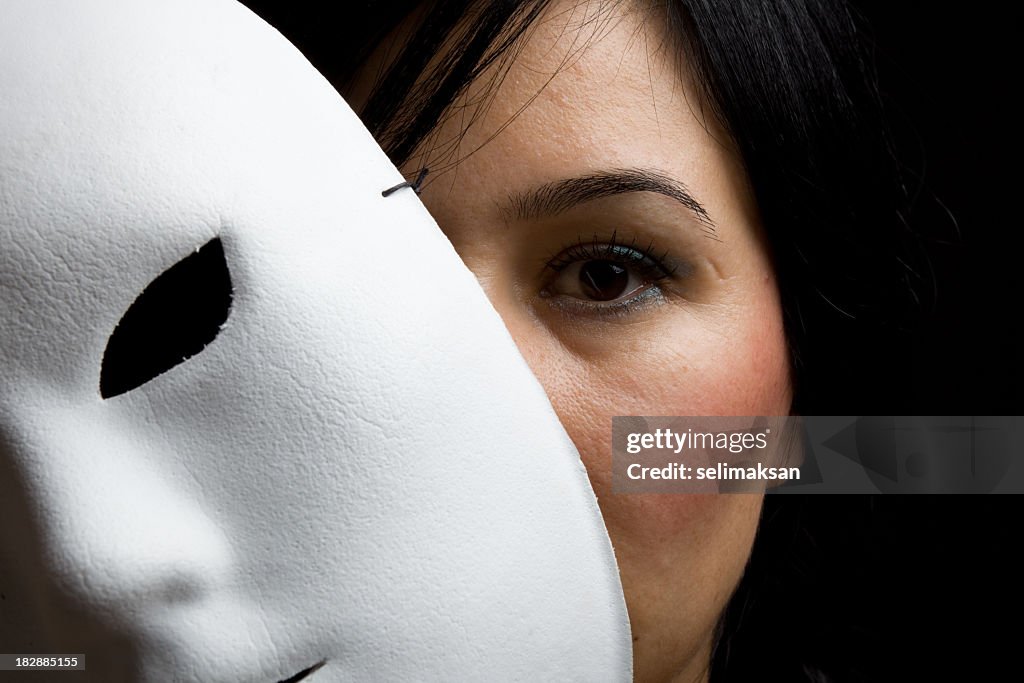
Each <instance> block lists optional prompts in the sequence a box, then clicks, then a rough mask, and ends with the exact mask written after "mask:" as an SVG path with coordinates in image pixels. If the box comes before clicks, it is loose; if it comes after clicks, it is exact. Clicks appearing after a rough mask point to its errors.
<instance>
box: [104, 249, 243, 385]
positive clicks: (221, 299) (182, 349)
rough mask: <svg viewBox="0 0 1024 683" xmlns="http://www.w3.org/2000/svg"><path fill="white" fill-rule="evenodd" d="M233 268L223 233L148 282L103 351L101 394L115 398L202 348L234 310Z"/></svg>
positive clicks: (218, 331) (183, 360)
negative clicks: (229, 260) (225, 246)
mask: <svg viewBox="0 0 1024 683" xmlns="http://www.w3.org/2000/svg"><path fill="white" fill-rule="evenodd" d="M231 298H232V287H231V273H230V272H229V271H228V264H227V261H226V260H225V259H224V247H223V245H222V244H221V241H220V239H219V238H218V239H213V240H211V241H209V242H207V243H206V244H205V245H203V246H202V247H201V248H200V249H199V250H197V251H196V252H195V253H193V254H190V255H188V256H187V257H185V258H183V259H182V260H180V261H178V262H177V263H176V264H174V265H173V266H171V267H170V268H169V269H168V270H166V271H165V272H164V273H163V274H161V275H160V276H159V277H157V278H156V279H155V280H153V281H152V282H150V283H149V285H148V286H147V287H146V288H145V289H144V290H143V291H142V293H141V294H140V295H139V296H138V298H136V299H135V301H134V302H133V303H132V305H131V306H129V307H128V310H127V311H125V314H124V315H123V316H122V317H121V321H120V322H119V323H118V324H117V327H115V328H114V332H113V334H111V335H110V339H109V340H108V341H107V348H106V350H105V351H104V352H103V364H102V366H101V368H100V396H102V397H103V398H105V399H107V398H113V397H114V396H119V395H121V394H124V393H126V392H129V391H132V390H133V389H136V388H138V387H140V386H142V385H143V384H145V383H146V382H148V381H149V380H151V379H153V378H154V377H156V376H157V375H161V374H163V373H165V372H167V371H168V370H170V369H171V368H173V367H174V366H176V365H178V364H179V363H183V362H185V361H186V360H188V359H189V358H191V357H192V356H194V355H196V354H197V353H199V352H201V351H202V350H203V349H204V348H205V347H206V345H207V344H209V343H210V342H212V341H213V340H214V339H215V338H216V337H217V335H218V334H219V333H220V330H221V326H223V325H224V323H225V322H226V321H227V319H228V314H229V313H230V311H231Z"/></svg>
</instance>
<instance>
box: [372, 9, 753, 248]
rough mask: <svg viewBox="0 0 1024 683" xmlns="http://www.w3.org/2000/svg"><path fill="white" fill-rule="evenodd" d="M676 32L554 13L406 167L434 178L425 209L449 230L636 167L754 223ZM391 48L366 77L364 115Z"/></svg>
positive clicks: (658, 17) (620, 13) (611, 15)
mask: <svg viewBox="0 0 1024 683" xmlns="http://www.w3.org/2000/svg"><path fill="white" fill-rule="evenodd" d="M415 20H416V19H415V18H413V19H412V20H410V21H415ZM458 30H459V29H456V32H458ZM668 30H669V29H668V25H667V22H666V17H665V12H664V8H661V7H657V6H650V4H649V3H633V2H614V3H606V2H599V1H594V0H584V1H582V2H581V1H579V0H563V1H556V2H553V3H551V4H550V5H548V6H547V7H546V9H545V10H544V12H542V13H541V15H540V16H539V17H538V18H537V19H536V20H535V21H534V22H533V23H532V24H531V25H530V26H529V27H528V29H527V30H526V31H525V32H524V34H523V36H522V38H521V42H520V43H519V44H518V45H517V46H516V47H514V48H512V49H510V50H509V51H508V52H507V53H506V54H505V55H504V56H503V57H504V58H503V59H498V60H496V61H495V64H494V65H493V66H492V67H491V68H490V69H489V70H488V71H486V72H485V73H484V74H482V75H481V76H480V77H479V78H477V79H476V80H475V81H474V82H473V83H471V84H470V86H469V88H468V89H467V91H466V92H465V93H464V94H463V95H462V96H461V97H460V98H459V99H458V101H457V102H456V103H455V104H454V105H453V106H452V107H451V108H450V109H449V110H448V112H447V114H446V116H445V117H444V118H443V119H442V121H441V123H440V124H439V125H438V126H437V127H436V129H435V130H434V131H432V132H431V133H430V135H428V136H427V138H426V140H425V142H424V143H423V144H422V145H421V146H420V148H419V149H418V151H417V153H416V154H415V155H414V156H413V157H412V158H411V159H410V160H409V162H408V163H406V165H405V171H406V172H407V173H411V172H414V171H415V170H416V169H418V168H421V167H424V166H426V167H428V168H430V170H431V179H430V180H429V181H428V187H429V188H430V189H428V191H426V192H425V193H424V195H423V199H424V201H425V202H426V203H427V205H428V207H429V208H430V210H431V213H432V214H433V215H434V216H435V218H437V220H438V222H439V223H440V225H441V226H442V227H443V228H444V229H445V231H446V232H449V234H452V232H453V231H457V230H458V228H459V225H460V224H461V223H462V222H464V219H465V218H466V217H467V216H468V217H472V218H473V219H474V220H476V219H480V218H481V217H483V216H488V217H489V218H493V215H492V214H493V211H492V210H491V209H493V206H494V204H495V203H496V202H498V203H500V202H502V201H503V200H506V199H507V197H508V195H509V194H514V193H515V192H516V191H518V190H521V189H524V188H527V187H531V186H535V185H537V184H539V183H544V182H552V181H557V180H559V179H561V178H563V177H570V176H574V175H578V174H580V173H581V172H583V173H586V172H592V171H595V170H599V169H610V168H631V167H637V166H642V167H645V168H652V169H658V170H660V171H662V172H663V173H664V174H666V175H670V176H673V177H676V178H678V179H681V180H684V181H685V182H686V184H687V185H688V186H689V187H690V188H691V189H692V190H694V193H695V194H696V195H698V196H699V197H700V198H701V200H702V201H703V202H704V203H705V204H706V205H709V208H711V209H718V210H719V213H718V214H717V215H719V216H721V215H723V214H727V215H728V216H729V217H732V216H734V215H737V214H739V215H740V216H741V217H742V218H743V219H746V218H748V216H747V215H746V214H748V213H750V212H751V211H752V209H753V207H752V204H751V203H750V201H749V198H748V195H749V191H748V190H747V188H746V178H745V176H744V174H743V172H742V168H741V165H740V163H739V159H738V157H737V156H736V155H735V153H734V151H733V148H732V145H731V143H730V137H729V135H728V133H727V132H726V130H725V129H724V128H723V127H722V126H721V125H720V123H719V122H718V121H716V120H715V119H714V117H713V116H711V115H710V111H711V109H710V107H708V106H707V104H706V102H704V101H703V99H702V98H703V95H702V89H701V88H700V87H698V86H697V83H696V81H695V79H694V78H693V76H692V74H691V73H690V69H689V68H688V63H687V61H686V59H685V55H684V54H682V53H681V51H680V50H679V49H678V48H679V46H680V45H681V42H680V41H681V39H682V37H681V36H672V35H670V34H669V33H668ZM408 33H409V31H408V28H407V29H406V30H405V31H404V32H403V30H401V29H400V30H399V31H397V32H396V35H395V37H394V40H396V41H398V42H399V43H400V42H401V41H403V40H404V39H405V35H407V34H408ZM393 48H394V46H393V45H391V46H390V48H389V47H387V46H385V47H382V48H381V49H380V50H379V51H378V53H377V55H376V61H375V60H370V62H369V63H368V64H367V66H366V67H365V68H364V70H363V72H362V77H363V80H362V81H360V82H359V83H358V84H357V86H356V87H355V88H354V90H353V104H354V105H355V106H356V108H357V109H358V107H359V105H360V103H361V102H362V101H363V100H364V99H365V93H366V92H367V91H368V89H369V85H368V82H369V81H372V80H373V79H374V78H375V77H376V76H377V74H378V73H380V68H379V66H380V65H379V61H381V60H385V59H386V58H387V55H389V54H390V55H394V54H396V52H397V50H395V49H393ZM437 61H438V60H437V59H435V62H437ZM453 141H457V142H458V144H454V143H453ZM445 171H450V172H448V173H445ZM431 186H432V187H431ZM730 197H731V198H733V199H732V200H729V199H728V198H730ZM732 204H739V206H733V205H732Z"/></svg>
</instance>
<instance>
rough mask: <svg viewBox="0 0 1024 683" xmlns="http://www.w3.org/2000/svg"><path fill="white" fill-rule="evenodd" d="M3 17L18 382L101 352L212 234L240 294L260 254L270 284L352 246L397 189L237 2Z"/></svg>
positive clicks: (1, 308)
mask: <svg viewBox="0 0 1024 683" xmlns="http://www.w3.org/2000/svg"><path fill="white" fill-rule="evenodd" d="M4 11H5V20H4V21H3V22H2V24H0V44H3V45H5V51H4V52H5V54H4V68H3V69H2V70H0V92H2V93H3V98H2V99H0V193H2V195H0V199H2V201H0V212H2V215H0V219H2V220H0V242H2V244H3V248H2V249H0V319H3V320H4V321H5V325H4V329H2V330H0V336H2V337H3V339H4V346H5V349H6V352H7V353H8V354H14V355H20V356H21V357H22V359H23V360H26V359H29V360H30V359H32V358H35V359H36V362H35V363H29V364H28V365H32V366H34V367H33V370H34V371H39V370H44V371H45V369H46V361H45V358H46V357H47V350H50V351H54V352H56V351H57V350H59V349H61V348H67V347H68V345H69V344H70V343H71V341H72V340H75V341H76V346H79V347H81V346H83V343H84V346H85V347H86V348H87V349H88V353H87V354H86V355H87V356H89V357H93V356H95V355H96V353H98V352H101V351H102V345H103V343H104V342H105V340H106V335H108V334H109V332H110V330H111V329H113V327H114V325H115V324H116V323H117V320H118V317H119V316H120V315H121V313H123V312H124V310H125V309H126V308H127V307H128V305H129V304H130V303H131V301H132V300H133V298H134V297H135V296H137V295H138V293H139V292H140V291H142V289H143V288H144V287H145V286H146V284H147V283H149V282H150V281H152V280H153V279H154V278H155V277H156V276H157V275H159V274H160V273H161V272H163V271H164V270H166V269H167V268H168V267H170V266H171V265H172V264H174V263H175V262H177V261H179V260H180V259H182V258H183V257H184V256H186V255H187V254H189V253H191V252H192V251H194V250H195V249H197V248H198V247H200V246H201V245H203V244H205V243H207V242H208V241H209V240H211V239H213V238H214V237H223V238H224V239H225V247H226V248H227V249H228V250H229V251H231V250H235V251H239V250H240V247H239V240H242V239H244V240H245V241H246V248H245V252H246V254H247V256H246V258H244V259H241V260H236V265H237V267H238V268H240V269H241V271H242V272H240V273H238V275H239V276H240V278H239V282H240V283H243V284H244V281H245V272H244V271H245V267H246V264H247V263H250V262H257V261H259V260H260V252H261V251H262V252H263V253H264V254H272V255H273V258H272V259H267V261H268V263H269V262H272V263H273V265H274V266H275V267H277V268H280V269H281V271H282V272H285V271H287V270H288V268H289V267H290V266H292V267H294V266H296V265H297V264H301V263H305V262H307V261H310V260H311V259H312V260H313V261H315V254H316V253H317V252H318V251H323V250H324V249H325V248H327V247H329V246H332V245H334V246H336V245H337V244H338V242H339V241H340V240H343V239H346V238H349V237H351V235H352V233H353V230H352V228H353V226H356V225H360V224H361V223H364V222H365V219H366V217H367V214H369V213H370V212H372V211H379V208H378V207H376V206H374V205H373V204H372V200H373V198H374V197H377V198H379V194H380V188H382V187H387V186H388V185H391V184H394V183H395V182H397V180H398V179H399V178H398V176H397V173H396V172H395V170H394V168H393V167H392V166H391V165H390V164H389V162H387V160H386V159H385V158H384V156H383V154H382V153H381V152H380V150H379V149H378V148H377V146H376V144H375V143H374V142H373V141H372V139H371V138H370V137H369V134H368V133H367V132H366V131H365V130H364V129H363V128H362V126H361V125H360V124H359V123H358V121H357V120H356V118H355V116H354V115H353V114H352V113H351V112H350V111H349V110H348V109H347V108H346V107H344V106H341V103H340V101H339V98H338V97H337V96H336V94H335V93H334V91H333V89H332V88H330V86H329V85H328V84H327V83H326V82H324V81H323V79H322V77H321V76H320V75H319V74H318V73H316V71H315V70H314V69H312V68H310V66H309V64H308V62H306V61H305V59H304V58H303V57H302V56H301V55H300V54H299V53H298V52H297V51H296V50H295V49H294V48H293V47H292V46H291V45H290V44H288V43H287V41H285V40H284V39H283V38H282V37H281V36H280V35H279V34H277V33H276V31H274V30H273V29H272V28H270V27H269V26H267V25H266V24H264V23H263V22H262V21H260V20H259V19H258V18H257V17H255V16H254V15H252V14H251V13H250V12H249V11H248V10H247V9H246V8H245V7H243V6H242V5H240V4H238V3H234V2H208V1H202V2H200V1H199V0H187V1H185V2H175V3H161V2H121V1H115V0H95V1H92V2H81V3H67V4H66V5H65V6H62V7H61V9H60V11H52V10H46V11H41V10H40V8H39V7H37V6H35V4H34V3H6V4H5V6H4ZM224 45H231V49H230V50H228V49H224ZM342 208H343V211H342V210H341V209H342ZM297 212H298V213H297ZM339 216H344V217H345V219H346V220H344V221H341V220H339V219H338V217H339ZM272 275H273V274H272V273H270V272H265V273H261V277H272ZM236 284H238V283H236ZM55 321H60V324H56V323H55ZM19 348H20V351H18V349H19ZM15 366H16V367H25V364H20V363H16V364H15Z"/></svg>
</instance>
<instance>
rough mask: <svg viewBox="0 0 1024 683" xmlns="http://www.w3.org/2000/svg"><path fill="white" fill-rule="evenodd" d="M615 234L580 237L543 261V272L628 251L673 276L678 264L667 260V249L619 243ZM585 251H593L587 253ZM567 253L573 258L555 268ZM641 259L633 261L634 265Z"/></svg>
mask: <svg viewBox="0 0 1024 683" xmlns="http://www.w3.org/2000/svg"><path fill="white" fill-rule="evenodd" d="M616 237H617V233H616V232H614V231H613V232H612V235H611V237H610V238H607V239H604V240H602V239H600V238H598V237H597V236H596V235H595V236H594V237H593V238H592V239H590V240H585V239H583V237H582V236H580V237H579V238H577V241H576V242H574V243H572V244H568V245H566V246H564V247H563V248H562V249H560V250H559V251H558V252H557V253H556V254H555V255H554V256H551V257H548V258H546V259H544V262H543V265H544V268H545V270H549V269H550V270H556V271H560V270H562V269H564V268H565V267H566V266H567V265H568V264H569V263H572V262H575V261H579V260H584V259H585V258H590V259H592V260H598V259H602V258H605V259H607V258H609V257H611V256H613V255H614V252H615V250H630V251H633V252H635V253H636V254H638V255H640V256H641V257H642V258H643V259H648V260H651V261H653V262H654V265H656V266H657V267H658V268H659V269H660V270H662V271H663V272H664V273H665V275H667V276H671V275H674V274H675V273H676V272H677V271H678V270H679V268H680V264H679V263H673V262H672V260H670V259H669V251H668V250H667V249H661V248H660V247H658V246H657V245H656V244H655V242H654V241H653V240H649V241H646V242H641V241H639V240H638V239H637V238H635V237H634V238H633V239H632V240H630V241H629V242H624V241H623V242H620V241H618V240H617V239H616ZM587 250H593V251H590V252H589V253H587ZM567 252H575V253H574V254H572V256H573V258H570V259H568V260H566V261H565V262H564V263H563V264H562V266H561V267H560V268H555V267H554V266H553V264H554V263H555V262H556V261H557V260H559V259H561V258H562V257H563V255H564V254H566V253H567ZM640 260H641V259H634V260H633V262H634V263H636V262H638V261H640Z"/></svg>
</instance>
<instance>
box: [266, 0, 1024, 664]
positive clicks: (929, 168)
mask: <svg viewBox="0 0 1024 683" xmlns="http://www.w3.org/2000/svg"><path fill="white" fill-rule="evenodd" d="M246 4H248V5H249V6H250V7H252V8H254V9H255V10H256V11H257V12H259V13H261V14H262V15H263V16H264V18H266V19H267V20H268V21H270V23H272V24H274V25H275V26H277V27H278V29H279V30H281V31H282V32H283V33H285V34H286V35H287V36H288V37H289V38H290V39H291V40H292V41H293V42H295V43H296V44H297V45H298V46H299V47H300V49H302V50H303V51H304V52H305V53H306V54H307V56H308V57H310V59H311V61H313V62H314V64H316V65H317V66H318V68H320V69H321V71H323V72H324V73H325V75H327V76H328V77H330V76H331V71H332V62H334V61H335V60H338V59H344V58H345V51H346V41H345V39H344V35H345V30H357V29H358V21H357V20H355V17H353V16H352V15H353V14H354V13H355V12H354V9H353V8H358V9H359V10H360V11H363V10H364V8H368V7H372V8H373V11H375V12H382V11H383V12H387V11H388V3H371V2H360V3H351V4H350V5H346V6H345V7H346V9H345V10H344V14H345V15H347V16H346V20H345V21H344V22H343V23H342V24H340V25H341V26H344V29H340V28H339V23H338V18H337V16H336V15H337V14H339V13H340V11H335V12H332V11H329V10H324V9H312V8H310V7H309V6H308V5H302V4H298V3H282V2H274V1H273V0H251V1H250V2H248V3H246ZM853 5H854V7H855V8H857V10H858V11H859V12H860V13H861V14H862V16H863V18H864V19H865V21H866V24H867V25H868V27H869V31H868V32H869V40H870V44H871V54H872V58H873V61H874V63H875V66H876V67H877V69H878V74H879V83H880V89H881V92H882V95H883V98H884V102H885V106H886V110H887V112H888V116H889V120H890V123H891V125H892V130H893V135H894V140H895V143H896V147H897V150H898V152H899V154H900V157H901V158H902V160H903V163H904V165H905V168H906V170H907V173H908V177H909V178H911V179H913V180H915V181H916V182H915V183H913V186H914V188H915V191H916V195H915V196H916V197H917V198H918V201H917V202H916V204H915V208H914V211H913V212H912V214H911V220H912V222H913V224H914V225H915V226H916V227H917V228H918V229H919V230H920V231H921V233H922V234H923V235H924V238H925V244H926V251H927V254H928V261H929V263H930V268H931V272H930V273H927V274H923V275H924V277H923V279H924V280H925V281H927V282H929V283H930V287H929V289H930V291H928V292H925V293H924V296H923V297H922V298H923V301H924V302H925V304H924V310H923V312H922V316H921V319H920V321H917V322H916V323H915V325H914V326H913V327H911V328H910V329H909V330H908V331H907V332H906V333H905V334H904V335H903V336H902V337H901V338H899V339H898V340H895V341H894V343H893V349H892V354H891V355H887V356H885V357H883V358H879V361H878V362H879V363H880V364H881V368H882V372H881V373H879V375H880V376H882V377H891V378H893V379H892V380H891V381H888V382H886V381H884V380H883V381H880V383H879V385H878V386H872V387H865V388H863V389H856V390H855V391H860V392H861V394H862V395H860V396H858V397H857V399H858V400H856V401H854V403H855V404H858V405H867V406H871V405H878V406H880V407H881V406H884V408H879V409H878V410H877V411H876V412H883V413H888V414H904V415H1020V414H1022V412H1024V411H1022V406H1024V393H1022V391H1021V382H1022V380H1024V372H1022V362H1021V357H1022V356H1024V353H1022V350H1024V343H1022V342H1024V339H1022V336H1021V325H1020V316H1021V310H1022V305H1021V295H1022V294H1024V287H1022V286H1021V280H1022V278H1024V262H1022V246H1024V239H1022V236H1021V232H1022V227H1024V221H1022V220H1021V218H1020V215H1019V211H1020V209H1019V208H1018V202H1019V199H1020V198H1021V196H1022V195H1024V191H1022V189H1021V188H1020V187H1019V186H1018V185H1019V180H1020V176H1021V174H1020V172H1019V170H1018V169H1017V165H1016V160H1017V154H1016V146H1017V132H1016V130H1017V129H1016V126H1014V125H1013V124H1014V123H1015V122H1014V121H1011V111H1010V109H1011V107H1010V101H1011V100H1012V98H1013V97H1014V96H1016V94H1017V93H1016V92H1015V91H1016V89H1017V87H1018V83H1019V81H1020V77H1019V75H1018V62H1019V60H1018V59H1017V58H1016V55H1015V50H1016V49H1017V48H1018V47H1019V46H1020V45H1021V44H1022V43H1024V41H1022V40H1021V39H1020V38H1019V37H1018V36H1017V35H1015V29H1016V27H1017V26H1018V25H1019V22H1018V21H1016V19H1014V18H1011V16H1010V11H1011V10H1010V7H1011V4H1010V3H1007V4H1006V5H1005V8H1004V5H1002V4H997V3H978V4H974V5H964V4H960V3H957V4H955V5H954V4H952V3H950V4H949V5H947V4H946V3H933V2H923V1H918V2H900V3H894V2H885V1H883V0H856V1H855V2H853ZM1011 147H1012V149H1011ZM908 378H909V381H908ZM872 397H875V401H877V403H876V402H874V401H873V400H872ZM894 406H895V407H896V408H898V410H893V407H894ZM1022 511H1024V501H1022V500H1021V499H1020V498H1018V497H1017V496H953V495H946V496H806V497H805V496H769V498H768V500H767V502H766V507H765V516H764V521H763V524H762V529H761V533H760V535H759V538H758V541H757V546H756V547H755V552H754V555H753V557H752V560H751V566H750V569H749V571H748V573H747V577H746V578H745V579H744V584H743V585H741V588H740V591H739V593H738V597H737V599H736V600H735V601H734V602H733V605H732V606H731V608H730V610H731V611H730V614H729V619H730V624H731V626H730V629H731V631H732V632H733V635H732V636H731V637H730V638H729V639H728V642H727V643H723V647H728V649H729V652H728V653H727V654H728V656H727V657H724V659H725V660H727V662H728V665H727V667H726V669H718V670H717V671H716V676H717V677H719V680H750V681H764V680H808V679H809V680H834V681H904V680H907V681H931V680H966V681H985V680H996V679H1003V678H1009V679H1011V680H1013V679H1017V678H1019V677H1020V675H1019V673H1018V674H1016V675H1014V673H1015V672H1016V671H1017V669H1018V668H1019V666H1018V665H1017V664H1016V660H1017V659H1018V658H1019V650H1022V649H1024V647H1022V645H1021V644H1020V640H1021V635H1022V629H1021V627H1020V619H1021V610H1020V608H1021V601H1020V597H1021V590H1020V583H1021V578H1022V571H1021V570H1022V563H1021V561H1020V559H1019V557H1018V555H1017V552H1018V550H1019V549H1020V546H1021V538H1022V534H1021V512H1022ZM794 655H795V656H794ZM814 670H818V671H822V672H827V673H828V675H829V677H828V678H827V679H816V678H814V676H815V675H816V674H815V673H813V671H814ZM769 671H773V672H774V673H772V674H769ZM780 677H781V678H780Z"/></svg>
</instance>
